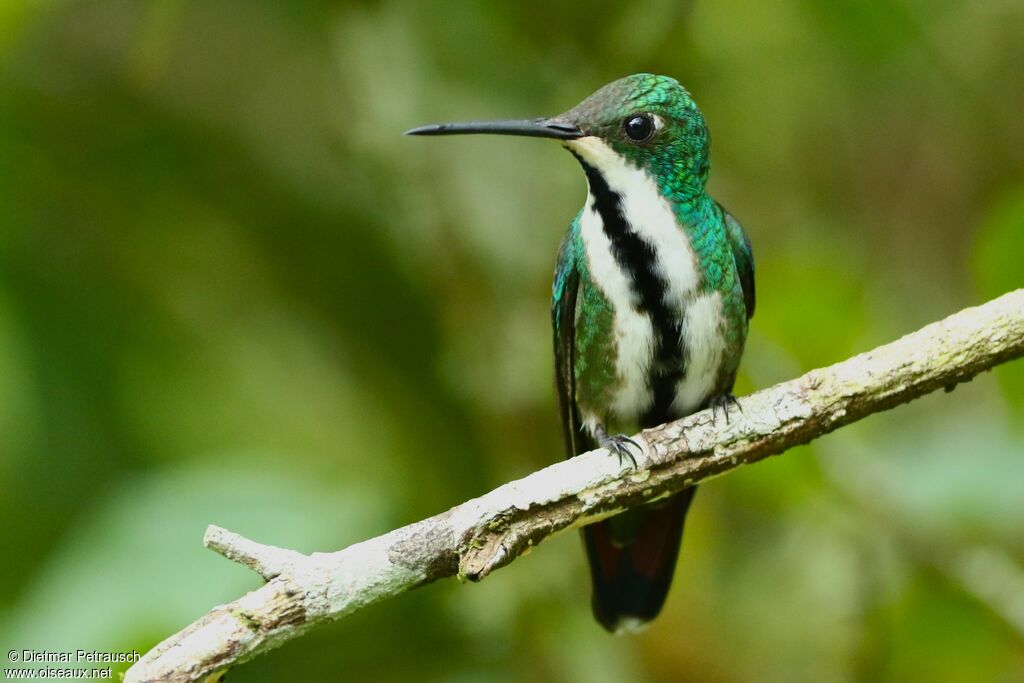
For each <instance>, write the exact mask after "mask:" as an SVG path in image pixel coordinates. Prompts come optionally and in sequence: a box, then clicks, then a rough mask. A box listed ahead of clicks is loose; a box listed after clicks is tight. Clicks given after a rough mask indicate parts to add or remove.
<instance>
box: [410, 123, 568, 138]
mask: <svg viewBox="0 0 1024 683" xmlns="http://www.w3.org/2000/svg"><path fill="white" fill-rule="evenodd" d="M405 134H406V135H471V134H477V135H525V136H527V137H532V138H554V139H555V140H575V139H576V138H581V137H583V131H582V130H580V129H579V128H578V127H576V126H574V125H573V124H571V123H565V122H564V121H558V120H557V119H521V120H510V121H469V122H466V123H432V124H430V125H429V126H420V127H419V128H413V129H412V130H407V131H405Z"/></svg>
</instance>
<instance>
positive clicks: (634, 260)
mask: <svg viewBox="0 0 1024 683" xmlns="http://www.w3.org/2000/svg"><path fill="white" fill-rule="evenodd" d="M575 156H576V158H577V159H578V160H579V162H580V164H581V165H582V166H583V172H584V173H586V175H587V182H588V183H590V194H591V196H592V198H593V199H592V203H591V208H592V209H593V210H594V211H596V212H597V214H598V216H600V218H601V223H602V225H603V228H604V232H605V234H606V235H607V236H608V240H609V241H610V242H611V246H612V254H613V255H614V256H615V261H616V262H617V263H618V264H619V267H620V268H622V270H623V272H625V273H626V275H627V276H628V278H629V280H630V281H631V283H632V286H633V294H634V295H635V298H636V300H637V310H639V311H640V312H642V313H644V314H646V315H647V317H648V318H650V320H651V330H652V332H653V335H654V339H653V342H654V353H653V354H652V358H651V365H650V367H649V368H648V372H647V386H648V387H650V389H651V392H652V393H653V395H654V400H653V401H652V403H651V407H650V408H649V409H648V410H647V412H646V413H644V415H643V416H641V418H640V421H641V425H640V426H641V427H643V428H647V427H654V426H656V425H659V424H662V423H663V422H667V421H668V420H669V419H671V418H673V417H676V416H674V415H671V414H670V413H669V410H670V408H671V406H672V401H673V400H674V399H675V394H676V385H677V384H678V382H679V381H680V380H681V379H682V378H683V377H684V376H685V375H686V354H685V351H684V349H683V339H682V331H683V314H682V312H681V310H680V309H678V308H670V307H669V306H668V305H667V304H666V303H665V298H666V296H665V295H666V293H667V292H668V289H669V283H668V281H667V280H666V279H665V277H664V276H663V275H662V274H661V273H660V271H659V269H658V255H657V253H656V252H655V250H654V247H652V246H651V245H650V244H649V243H648V242H646V241H645V240H644V239H643V238H641V237H640V235H638V234H637V232H636V231H635V230H634V229H633V226H631V225H630V224H629V220H628V219H627V218H626V215H625V213H624V210H623V207H622V196H621V195H620V194H619V193H618V192H616V191H615V190H613V189H611V188H610V187H609V186H608V182H607V181H606V180H605V178H604V176H603V175H601V173H600V171H598V170H597V169H596V168H594V167H593V166H591V165H590V164H588V163H587V162H585V161H584V160H583V159H582V158H581V157H580V156H579V155H575Z"/></svg>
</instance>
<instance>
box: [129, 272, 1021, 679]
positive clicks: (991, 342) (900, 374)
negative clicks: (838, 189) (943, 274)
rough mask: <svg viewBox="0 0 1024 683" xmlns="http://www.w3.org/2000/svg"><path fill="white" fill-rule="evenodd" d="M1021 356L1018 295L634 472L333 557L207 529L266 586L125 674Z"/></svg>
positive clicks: (488, 551)
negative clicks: (263, 580) (262, 580)
mask: <svg viewBox="0 0 1024 683" xmlns="http://www.w3.org/2000/svg"><path fill="white" fill-rule="evenodd" d="M1021 355H1024V289H1021V290H1017V291H1015V292H1011V293H1009V294H1006V295H1004V296H1002V297H1000V298H998V299H995V300H993V301H990V302H988V303H987V304H984V305H983V306H979V307H976V308H969V309H965V310H963V311H960V312H959V313H956V314H954V315H952V316H950V317H948V318H946V319H945V320H942V321H940V322H937V323H933V324H931V325H928V326H926V327H924V328H922V329H921V330H919V331H917V332H914V333H913V334H909V335H907V336H905V337H903V338H902V339H899V340H897V341H895V342H893V343H891V344H887V345H885V346H881V347H878V348H876V349H874V350H872V351H869V352H867V353H863V354H860V355H858V356H854V357H853V358H850V359H848V360H845V361H843V362H841V363H837V364H835V365H832V366H830V367H827V368H821V369H817V370H812V371H811V372H808V373H807V374H805V375H803V376H802V377H799V378H797V379H794V380H791V381H789V382H784V383H782V384H778V385H776V386H774V387H771V388H769V389H764V390H762V391H759V392H757V393H754V394H751V395H750V396H746V397H744V398H743V399H741V400H740V408H741V410H742V412H739V411H733V412H732V413H731V415H730V416H729V419H728V420H721V419H719V421H718V423H717V424H716V422H715V420H714V417H713V415H712V414H711V412H710V411H702V412H700V413H697V414H695V415H691V416H689V417H687V418H685V419H682V420H678V421H676V422H671V423H668V424H665V425H662V426H660V427H656V428H654V429H649V430H646V431H644V432H643V433H642V434H641V435H640V436H639V437H636V438H637V441H638V442H639V443H641V445H643V447H644V455H643V456H642V457H640V458H638V463H637V469H636V470H635V471H633V470H631V469H630V468H628V467H626V468H622V467H620V466H619V463H618V459H617V458H614V457H611V456H610V455H609V454H608V453H607V452H606V451H604V450H600V449H599V450H596V451H591V452H589V453H584V454H582V455H580V456H578V457H575V458H572V459H571V460H566V461H563V462H559V463H557V464H554V465H551V466H550V467H547V468H545V469H543V470H541V471H539V472H535V473H533V474H531V475H529V476H527V477H525V478H524V479H520V480H519V481H514V482H511V483H509V484H505V485H504V486H501V487H499V488H497V489H495V490H493V491H491V492H490V493H487V494H486V495H483V496H481V497H479V498H475V499H473V500H470V501H468V502H465V503H463V504H461V505H458V506H456V507H454V508H452V509H451V510H448V511H447V512H444V513H442V514H439V515H436V516H434V517H430V518H429V519H425V520H423V521H420V522H416V523H415V524H410V525H409V526H406V527H402V528H400V529H396V530H395V531H391V532H390V533H387V534H384V535H383V536H379V537H377V538H373V539H370V540H368V541H364V542H362V543H357V544H355V545H352V546H349V547H348V548H345V549H344V550H340V551H337V552H333V553H313V554H312V555H303V554H301V553H297V552H295V551H292V550H284V549H281V548H275V547H273V546H267V545H262V544H260V543H256V542H254V541H250V540H248V539H245V538H243V537H241V536H239V535H237V534H234V533H231V532H229V531H226V530H224V529H221V528H219V527H216V526H211V527H210V528H209V529H207V532H206V537H205V539H204V542H205V543H206V546H207V547H209V548H211V549H212V550H215V551H217V552H218V553H220V554H221V555H224V556H225V557H227V558H229V559H232V560H234V561H236V562H240V563H242V564H244V565H246V566H247V567H250V568H251V569H253V570H254V571H256V572H257V573H258V574H260V576H262V577H263V578H264V579H265V580H266V581H267V583H266V584H265V585H263V586H262V587H261V588H258V589H257V590H254V591H252V592H251V593H249V594H247V595H245V596H243V597H241V598H239V599H238V600H235V601H234V602H232V603H230V604H228V605H222V606H219V607H216V608H214V609H213V610H212V611H210V612H209V613H207V614H206V615H205V616H203V617H201V618H200V619H199V620H198V621H196V622H194V623H193V624H191V625H190V626H188V627H186V628H185V629H184V630H183V631H181V632H179V633H177V634H175V635H173V636H171V637H169V638H168V639H166V640H165V641H163V642H162V643H160V644H159V645H157V646H156V647H154V648H153V649H152V650H151V651H150V652H149V653H147V654H146V656H144V657H143V658H142V659H141V660H140V661H139V662H137V663H136V664H135V665H134V666H133V667H132V668H131V669H130V670H129V671H128V673H127V675H126V676H125V681H126V682H127V683H135V682H140V681H175V682H177V681H200V680H204V679H206V678H207V677H215V676H216V674H217V673H218V672H220V671H223V670H224V669H226V668H228V667H230V666H232V665H234V664H238V663H240V662H243V661H246V660H248V659H250V658H252V657H254V656H255V655H257V654H259V653H261V652H265V651H267V650H269V649H271V648H273V647H276V646H277V645H280V644H281V643H283V642H285V641H286V640H290V639H292V638H295V637H297V636H299V635H300V634H302V633H303V632H304V631H306V630H307V629H309V628H311V627H313V626H315V625H317V624H319V623H323V622H325V621H329V620H333V619H338V618H340V617H344V616H346V615H348V614H351V613H352V612H355V611H356V610H359V609H362V608H363V607H366V606H367V605H371V604H373V603H375V602H378V601H380V600H383V599H385V598H390V597H393V596H395V595H398V594H399V593H403V592H405V591H408V590H411V589H413V588H416V587H418V586H422V585H424V584H428V583H431V582H433V581H436V580H438V579H441V578H445V577H450V576H458V577H460V578H464V579H469V580H472V581H479V580H480V579H483V578H484V577H485V576H487V575H488V574H490V573H491V572H492V571H493V570H495V569H498V568H499V567H502V566H504V565H506V564H508V563H509V562H511V561H512V560H514V559H515V558H516V557H518V556H519V555H521V554H523V553H524V552H525V551H526V550H528V549H529V548H530V547H531V546H534V545H536V544H537V543H539V542H540V541H542V540H544V539H545V538H547V537H548V536H551V535H552V534H554V533H556V532H558V531H561V530H564V529H568V528H574V527H579V526H582V525H584V524H589V523H591V522H594V521H596V520H598V519H600V518H602V517H607V516H609V515H612V514H615V513H616V512H618V511H620V510H623V509H625V508H628V507H632V506H635V505H639V504H641V503H646V502H650V501H652V500H655V499H658V498H663V497H665V496H669V495H671V494H673V493H676V492H678V491H680V490H682V489H684V488H686V487H688V486H692V485H694V484H696V483H697V482H700V481H703V480H704V479H707V478H709V477H713V476H716V475H719V474H722V473H724V472H727V471H729V470H731V469H734V468H736V467H739V466H740V465H742V464H745V463H751V462H755V461H757V460H761V459H763V458H766V457H768V456H770V455H776V454H778V453H782V452H783V451H785V450H787V449H789V448H792V447H793V446H797V445H799V444H804V443H807V442H808V441H811V440H812V439H814V438H816V437H818V436H821V435H822V434H826V433H828V432H831V431H833V430H835V429H837V428H839V427H841V426H843V425H845V424H849V423H851V422H854V421H856V420H859V419H861V418H863V417H865V416H867V415H870V414H871V413H875V412H879V411H882V410H886V409H888V408H892V407H893V406H896V405H898V404H901V403H906V402H908V401H911V400H913V399H915V398H917V397H919V396H922V395H924V394H927V393H929V392H931V391H934V390H936V389H939V388H945V389H946V390H951V389H952V388H953V387H954V386H956V384H958V383H960V382H964V381H967V380H969V379H971V378H972V377H974V376H975V375H977V374H978V373H980V372H983V371H985V370H988V369H990V368H992V367H993V366H995V365H998V364H1000V363H1004V362H1006V361H1009V360H1011V359H1013V358H1017V357H1019V356H1021Z"/></svg>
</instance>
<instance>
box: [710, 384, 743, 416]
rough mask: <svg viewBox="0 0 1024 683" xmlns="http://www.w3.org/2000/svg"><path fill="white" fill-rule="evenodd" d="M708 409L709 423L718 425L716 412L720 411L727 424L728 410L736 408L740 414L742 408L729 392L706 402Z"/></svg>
mask: <svg viewBox="0 0 1024 683" xmlns="http://www.w3.org/2000/svg"><path fill="white" fill-rule="evenodd" d="M708 407H709V408H711V421H712V422H714V423H715V424H718V411H719V410H721V411H722V415H724V416H725V424H729V409H730V408H736V409H737V410H739V411H740V412H741V413H742V412H743V406H741V405H740V402H739V401H737V400H736V397H735V396H733V395H732V393H731V392H726V393H724V394H722V395H721V396H715V397H714V398H713V399H711V400H710V401H709V402H708Z"/></svg>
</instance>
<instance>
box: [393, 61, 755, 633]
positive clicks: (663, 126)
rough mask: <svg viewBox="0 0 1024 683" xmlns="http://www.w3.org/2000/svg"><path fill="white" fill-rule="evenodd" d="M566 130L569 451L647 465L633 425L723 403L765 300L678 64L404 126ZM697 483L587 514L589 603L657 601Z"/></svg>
mask: <svg viewBox="0 0 1024 683" xmlns="http://www.w3.org/2000/svg"><path fill="white" fill-rule="evenodd" d="M470 133H485V134H497V135H520V136H528V137H539V138H550V139H553V140H557V141H558V142H559V143H560V144H561V145H562V146H563V147H565V148H566V149H568V150H569V152H570V153H571V154H572V155H573V156H574V157H575V158H576V160H577V161H578V162H579V164H580V166H581V167H582V168H583V173H584V175H585V176H586V179H587V188H588V191H587V198H586V202H585V203H584V206H583V208H582V209H581V210H580V211H579V213H578V214H577V215H576V217H575V218H574V219H573V221H572V223H571V224H570V226H569V230H568V232H567V233H566V235H565V237H564V239H563V240H562V243H561V247H560V248H559V250H558V258H557V263H556V266H555V276H554V284H553V286H552V302H551V318H552V326H553V330H554V335H553V336H554V357H555V385H556V390H557V395H558V406H559V417H560V419H561V424H562V431H563V435H564V440H565V453H566V457H573V456H575V455H578V454H580V453H584V452H586V451H589V450H593V449H594V448H596V447H602V448H605V449H607V450H608V451H609V452H610V453H611V454H613V455H615V456H617V457H618V458H619V461H620V464H621V465H623V466H626V465H627V463H628V464H630V465H631V466H632V467H636V459H635V457H634V455H633V452H634V449H638V448H639V446H638V445H637V444H636V442H635V441H633V440H632V439H630V438H629V437H628V436H626V434H628V433H634V432H635V431H637V430H638V429H646V428H650V427H654V426H657V425H659V424H662V423H664V422H668V421H670V420H675V419H678V418H681V417H685V416H687V415H690V414H692V413H694V412H697V411H699V410H703V409H707V408H711V409H712V415H713V416H717V411H718V410H721V411H722V413H723V414H724V416H725V417H726V419H728V417H729V409H730V408H731V407H733V406H734V405H736V399H735V398H734V397H733V394H732V389H733V384H734V381H735V379H736V372H737V369H738V367H739V364H740V357H741V355H742V354H743V346H744V343H745V342H746V337H747V330H748V325H749V320H750V318H751V316H752V315H753V314H754V301H755V297H754V258H753V252H752V250H751V246H750V239H749V238H748V237H747V234H746V233H745V231H744V230H743V227H742V226H741V225H740V223H739V222H738V221H737V220H736V219H735V218H734V217H733V216H732V214H730V213H729V212H728V211H726V210H725V208H724V207H723V206H722V205H721V204H719V203H718V202H716V201H715V200H714V199H712V198H711V196H710V195H709V194H708V193H707V190H706V188H705V185H706V183H707V180H708V174H709V171H710V158H709V143H710V136H709V133H708V127H707V125H706V123H705V120H704V117H703V115H702V114H701V112H700V110H699V109H698V108H697V105H696V104H695V103H694V100H693V98H692V97H691V95H690V93H689V92H688V91H687V90H686V89H685V88H684V87H683V86H682V85H680V84H679V82H678V81H676V80H675V79H673V78H670V77H667V76H659V75H654V74H647V73H642V74H635V75H632V76H627V77H625V78H622V79H619V80H617V81H614V82H612V83H609V84H608V85H605V86H604V87H602V88H601V89H599V90H598V91H597V92H595V93H594V94H592V95H591V96H590V97H588V98H586V99H585V100H583V101H582V102H581V103H580V104H578V105H576V106H575V107H573V108H572V109H570V110H569V111H567V112H565V113H564V114H559V115H558V116H554V117H550V118H535V119H523V120H502V121H474V122H466V123H441V124H432V125H427V126H421V127H418V128H414V129H412V130H409V131H407V134H408V135H461V134H470ZM695 490H696V489H695V487H690V488H687V489H684V490H683V491H681V492H679V493H677V494H674V495H672V496H671V497H669V498H667V499H663V500H660V501H657V502H654V503H649V504H646V505H643V506H640V507H638V508H633V509H630V510H627V511H624V512H621V513H618V514H616V515H614V516H612V517H610V518H607V519H604V520H602V521H600V522H597V523H594V524H591V525H589V526H586V527H584V528H583V530H582V534H583V539H584V546H585V548H586V552H587V557H588V560H589V564H590V574H591V579H592V585H593V589H592V599H591V604H592V608H593V612H594V616H595V617H596V618H597V620H598V622H600V624H601V625H602V626H603V627H604V628H605V629H607V630H608V631H610V632H613V633H620V632H628V631H636V630H639V629H640V628H642V627H643V626H645V625H646V624H648V623H649V622H650V621H651V620H652V619H654V618H655V617H656V616H657V615H658V613H659V612H660V611H661V608H662V606H663V605H664V603H665V598H666V596H667V595H668V591H669V587H670V584H671V581H672V575H673V573H674V571H675V565H676V559H677V556H678V554H679V548H680V545H681V542H682V533H683V523H684V521H685V518H686V513H687V510H688V509H689V507H690V503H691V501H692V500H693V497H694V492H695Z"/></svg>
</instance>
